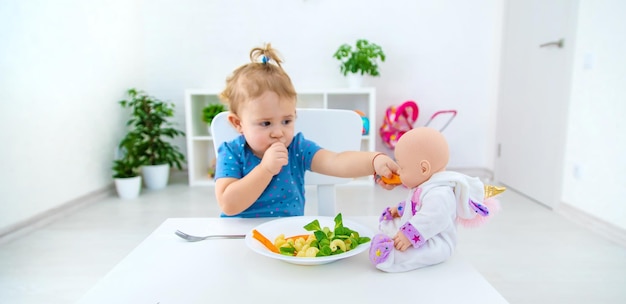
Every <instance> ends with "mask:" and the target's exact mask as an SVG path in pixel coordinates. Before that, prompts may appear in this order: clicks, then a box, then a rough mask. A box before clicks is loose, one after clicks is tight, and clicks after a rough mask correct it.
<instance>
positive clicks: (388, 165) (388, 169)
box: [372, 153, 400, 190]
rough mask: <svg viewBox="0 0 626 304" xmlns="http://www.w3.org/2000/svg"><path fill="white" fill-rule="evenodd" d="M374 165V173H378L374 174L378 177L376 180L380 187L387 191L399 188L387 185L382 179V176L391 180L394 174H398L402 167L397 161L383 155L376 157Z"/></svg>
mask: <svg viewBox="0 0 626 304" xmlns="http://www.w3.org/2000/svg"><path fill="white" fill-rule="evenodd" d="M372 164H373V165H374V171H376V173H374V174H375V175H376V179H375V180H376V183H377V184H378V185H380V186H381V187H383V188H385V189H387V190H391V189H393V188H395V187H396V186H398V185H390V184H387V183H385V182H384V181H382V179H381V178H380V176H384V177H387V178H391V177H392V176H393V174H394V173H396V172H398V169H399V168H400V167H399V166H398V164H396V162H395V161H393V159H391V157H389V156H387V155H385V154H382V153H381V154H379V155H377V156H376V157H374V161H373V162H372Z"/></svg>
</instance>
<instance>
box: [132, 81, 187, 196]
mask: <svg viewBox="0 0 626 304" xmlns="http://www.w3.org/2000/svg"><path fill="white" fill-rule="evenodd" d="M127 94H128V98H127V99H124V100H121V101H120V104H121V105H122V107H124V108H129V109H131V117H130V119H129V120H128V122H127V123H126V125H127V126H129V127H131V130H130V131H129V132H128V133H127V135H126V137H125V138H124V140H126V141H132V142H134V148H133V149H135V151H136V153H137V155H138V157H139V160H140V162H141V163H142V165H143V166H142V173H143V177H144V182H145V184H146V186H147V187H148V188H149V189H159V188H163V187H165V185H167V181H168V179H169V169H170V167H173V166H176V167H177V168H178V169H179V170H182V165H181V162H184V161H185V156H184V155H183V154H182V153H181V152H180V149H179V148H178V146H176V145H174V144H172V143H170V142H168V141H167V140H166V139H170V140H171V139H174V138H176V137H178V136H184V135H185V133H184V132H183V131H181V130H179V129H177V128H176V127H175V124H174V123H172V122H170V121H169V119H170V118H172V117H174V104H173V103H169V102H165V101H162V100H159V99H157V98H155V97H153V96H150V95H148V94H147V93H145V92H144V91H138V90H136V89H134V88H132V89H129V90H128V92H127ZM124 140H123V141H124ZM153 171H157V172H156V173H157V176H154V175H152V173H154V172H153Z"/></svg>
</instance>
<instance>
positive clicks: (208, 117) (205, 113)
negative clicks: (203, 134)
mask: <svg viewBox="0 0 626 304" xmlns="http://www.w3.org/2000/svg"><path fill="white" fill-rule="evenodd" d="M224 111H226V106H224V105H223V104H221V103H210V104H209V105H207V106H206V107H204V109H202V121H204V122H205V123H206V124H207V126H208V130H209V133H211V123H212V122H213V118H215V116H217V114H219V113H221V112H224Z"/></svg>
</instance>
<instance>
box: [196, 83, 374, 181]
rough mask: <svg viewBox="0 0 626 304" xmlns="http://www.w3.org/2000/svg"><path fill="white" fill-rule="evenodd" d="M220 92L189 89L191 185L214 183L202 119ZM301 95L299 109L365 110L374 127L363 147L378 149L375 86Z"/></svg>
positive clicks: (210, 151) (211, 154)
mask: <svg viewBox="0 0 626 304" xmlns="http://www.w3.org/2000/svg"><path fill="white" fill-rule="evenodd" d="M220 92H221V90H211V89H188V90H185V120H186V132H187V134H186V135H187V162H188V163H187V168H188V173H189V185H190V186H211V185H214V181H213V179H212V178H211V177H210V176H209V175H208V169H209V166H210V164H211V162H212V160H213V159H214V158H215V153H214V152H213V138H212V137H211V136H210V135H209V132H208V130H207V125H206V123H204V122H203V121H202V109H203V108H204V107H206V106H207V105H208V104H209V103H218V102H220V100H219V93H220ZM297 98H298V101H297V107H298V108H323V109H345V110H359V111H361V112H363V113H365V115H366V116H367V118H368V120H369V123H370V130H369V133H368V134H367V135H363V139H362V142H361V150H362V151H374V150H375V149H376V140H377V136H376V134H377V132H376V128H375V126H376V89H375V88H354V89H352V88H350V89H348V88H345V89H328V90H303V91H300V92H298V97H297ZM296 123H297V122H296ZM305 136H306V134H305ZM359 180H361V179H359ZM361 181H362V180H361Z"/></svg>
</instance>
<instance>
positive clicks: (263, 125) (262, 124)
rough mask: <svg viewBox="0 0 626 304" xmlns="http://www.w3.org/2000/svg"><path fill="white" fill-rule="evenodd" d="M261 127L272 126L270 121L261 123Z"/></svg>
mask: <svg viewBox="0 0 626 304" xmlns="http://www.w3.org/2000/svg"><path fill="white" fill-rule="evenodd" d="M259 125H261V127H269V126H270V125H271V123H270V122H269V121H263V122H261V123H259Z"/></svg>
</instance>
